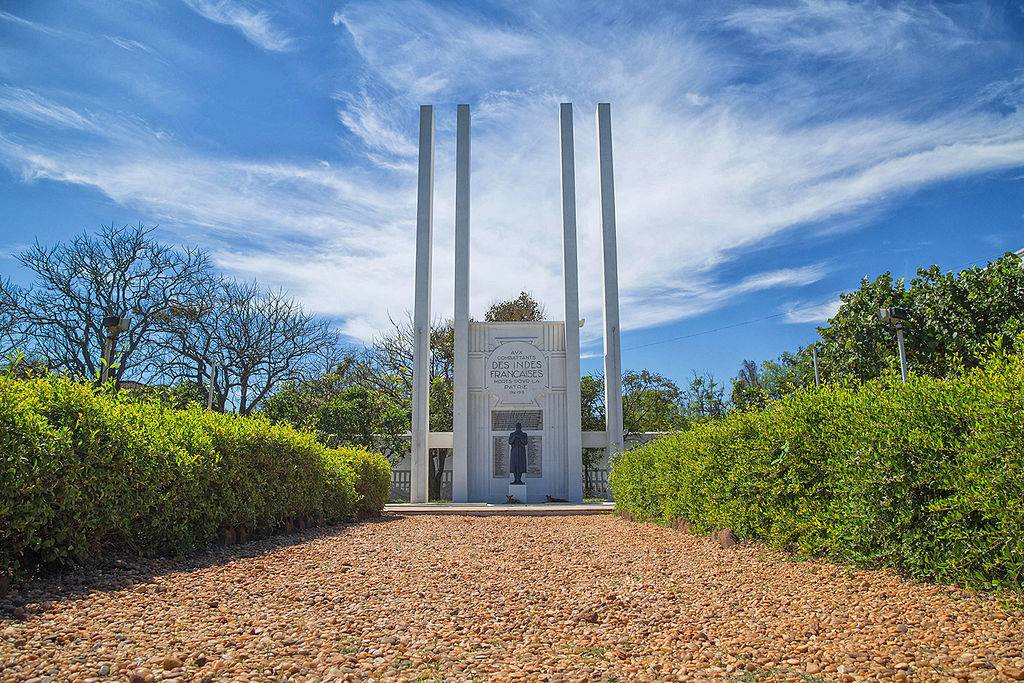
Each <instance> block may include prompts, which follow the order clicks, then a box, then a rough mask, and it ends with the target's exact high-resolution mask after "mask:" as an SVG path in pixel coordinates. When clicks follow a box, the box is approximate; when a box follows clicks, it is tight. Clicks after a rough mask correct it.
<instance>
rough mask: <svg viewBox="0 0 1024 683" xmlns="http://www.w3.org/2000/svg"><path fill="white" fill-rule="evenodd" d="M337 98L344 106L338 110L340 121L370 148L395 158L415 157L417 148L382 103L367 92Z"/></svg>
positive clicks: (341, 94)
mask: <svg viewBox="0 0 1024 683" xmlns="http://www.w3.org/2000/svg"><path fill="white" fill-rule="evenodd" d="M335 99H336V100H337V101H338V102H339V103H340V104H341V106H340V107H339V108H338V120H339V121H341V123H342V124H344V125H345V127H346V128H348V129H349V131H351V132H352V133H353V134H354V135H355V136H356V137H358V138H359V139H360V140H361V141H362V142H363V144H364V145H366V147H367V148H369V149H370V150H372V151H374V152H377V153H384V154H386V155H389V156H395V157H410V156H414V155H415V154H416V145H415V144H413V142H412V140H410V139H409V137H408V136H407V135H406V133H405V131H404V130H402V129H401V128H400V126H399V125H397V124H396V123H394V121H393V119H394V115H393V114H392V113H391V112H390V111H389V110H388V109H387V107H386V106H385V105H384V104H383V103H382V102H379V101H378V100H375V99H372V98H371V97H370V96H369V95H368V94H367V93H366V91H365V90H364V91H362V92H359V93H346V92H342V93H338V94H337V95H335ZM392 163H393V162H392Z"/></svg>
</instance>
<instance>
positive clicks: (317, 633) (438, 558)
mask: <svg viewBox="0 0 1024 683" xmlns="http://www.w3.org/2000/svg"><path fill="white" fill-rule="evenodd" d="M1022 646H1024V615H1022V614H1021V612H1019V611H1013V610H1009V611H1006V610H1004V609H1003V608H1002V607H1000V605H999V604H998V603H995V602H992V601H988V600H982V599H978V598H973V597H970V596H967V595H964V594H963V593H962V592H960V591H958V590H955V589H951V588H945V587H936V586H927V585H915V584H911V583H907V582H904V581H902V580H900V579H898V578H896V577H895V576H893V575H892V574H891V573H888V572H853V571H848V570H846V569H844V568H841V567H834V566H831V565H827V564H822V563H810V562H802V563H798V562H792V561H787V560H786V558H785V557H784V556H782V555H779V554H776V553H772V552H768V551H766V550H764V549H761V548H757V547H745V546H740V547H738V548H734V549H730V550H723V549H721V548H719V547H718V545H717V544H716V543H714V542H712V541H709V540H708V539H704V538H696V537H692V536H688V535H686V534H684V533H681V532H677V531H672V530H670V529H664V528H660V527H656V526H652V525H640V524H634V523H631V522H627V521H625V520H622V519H619V518H617V517H612V516H597V517H595V516H590V517H531V518H521V517H520V518H508V517H491V518H473V517H455V516H444V517H440V516H438V517H428V516H422V517H406V518H391V519H387V520H385V521H381V522H373V523H366V524H358V525H352V526H346V527H336V528H333V529H328V530H322V531H312V532H306V533H305V534H304V535H298V536H291V537H287V538H285V539H281V538H278V539H273V540H268V541H261V542H256V543H250V544H248V545H245V546H236V547H234V548H232V549H229V550H220V551H215V552H212V553H207V554H203V555H198V556H195V557H192V558H189V559H187V560H184V561H178V562H174V561H169V560H161V561H149V562H144V563H139V564H122V565H119V566H115V567H111V568H108V569H105V570H94V571H91V572H87V573H80V574H77V575H75V576H74V577H71V576H65V577H63V582H62V581H60V580H58V579H57V578H52V579H49V580H47V581H45V582H40V583H37V584H34V585H30V586H28V587H22V588H21V589H20V591H18V592H15V593H12V594H10V595H8V596H7V598H5V599H4V600H3V601H0V678H2V680H4V681H9V680H24V679H28V678H32V677H44V678H42V679H41V680H46V679H45V677H46V676H50V677H52V679H53V680H55V681H56V680H89V679H101V678H103V677H108V678H110V679H113V680H136V681H142V680H154V679H155V680H160V679H164V680H167V679H180V680H191V679H194V680H203V679H207V680H221V679H223V680H244V679H250V680H275V679H286V680H320V679H326V678H334V679H341V680H346V679H348V680H363V679H366V678H372V679H374V680H377V681H384V680H410V679H412V680H452V681H461V680H506V679H509V680H511V679H515V680H556V679H558V680H675V679H679V680H686V679H694V680H705V679H708V678H728V679H733V680H740V681H754V680H760V681H768V680H803V681H818V680H845V681H853V680H864V679H873V678H878V679H884V680H912V681H917V680H936V679H938V680H955V679H956V678H961V679H964V680H967V679H970V680H1007V679H1018V680H1020V679H1024V672H1022V671H1021V669H1024V655H1022V652H1021V648H1022Z"/></svg>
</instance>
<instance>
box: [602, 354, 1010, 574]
mask: <svg viewBox="0 0 1024 683" xmlns="http://www.w3.org/2000/svg"><path fill="white" fill-rule="evenodd" d="M610 483H611V487H612V491H613V493H614V496H615V505H616V508H618V509H619V510H620V511H626V512H628V513H630V514H631V515H633V516H635V517H636V518H638V519H650V520H655V521H659V522H663V523H668V522H672V521H675V520H683V521H685V522H687V523H688V524H689V525H690V526H691V528H692V529H693V530H694V531H698V532H708V531H711V530H715V529H721V528H726V527H729V528H732V529H734V530H735V531H736V533H737V534H738V535H740V536H741V537H746V538H752V539H759V540H761V541H764V542H766V543H768V544H770V545H772V546H775V547H779V548H784V549H788V550H793V551H796V552H797V553H799V554H801V555H805V556H824V557H828V558H831V559H833V560H836V561H840V562H843V563H849V564H854V565H858V566H864V567H891V568H894V569H897V570H899V571H901V572H903V573H905V574H907V575H909V576H912V577H915V578H922V579H929V580H937V581H942V582H954V583H960V584H964V585H968V586H972V587H976V588H982V589H994V588H1009V589H1013V590H1018V591H1019V590H1021V589H1024V356H1005V355H999V356H996V357H993V358H992V359H991V360H989V361H988V362H987V364H986V365H984V366H983V367H981V368H978V369H976V370H973V371H969V372H966V373H963V374H961V375H959V376H955V377H949V378H946V379H934V378H928V377H917V378H913V379H912V380H911V381H910V383H909V384H907V385H903V384H900V383H899V380H898V378H894V377H886V378H883V379H880V380H876V381H873V382H869V383H867V384H865V385H860V386H828V387H823V388H821V389H817V390H815V389H811V390H806V391H802V392H798V393H796V394H795V395H793V396H791V397H789V398H788V399H785V400H783V401H779V402H776V403H773V404H771V405H770V406H769V407H768V408H767V409H765V410H764V411H760V412H738V413H733V414H731V415H729V416H728V417H726V418H724V419H722V420H718V421H714V422H707V423H703V424H698V425H695V426H694V427H693V428H692V429H690V430H688V431H686V432H682V433H679V434H675V435H672V436H668V437H665V438H662V439H659V440H657V441H654V442H652V443H649V444H647V445H645V446H643V447H641V448H637V449H635V450H632V451H628V452H626V453H624V454H623V455H622V456H620V457H619V458H618V460H617V461H616V462H615V463H614V464H613V467H612V472H611V477H610Z"/></svg>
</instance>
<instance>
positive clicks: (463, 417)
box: [452, 104, 470, 503]
mask: <svg viewBox="0 0 1024 683" xmlns="http://www.w3.org/2000/svg"><path fill="white" fill-rule="evenodd" d="M455 131H456V132H455V386H454V396H453V401H452V403H453V405H452V413H453V414H452V419H453V422H452V430H453V432H454V434H453V437H454V441H453V443H452V500H454V501H455V502H456V503H464V502H466V501H468V500H469V139H470V138H469V105H468V104H460V105H459V107H458V113H457V115H456V125H455Z"/></svg>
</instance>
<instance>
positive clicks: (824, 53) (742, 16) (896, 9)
mask: <svg viewBox="0 0 1024 683" xmlns="http://www.w3.org/2000/svg"><path fill="white" fill-rule="evenodd" d="M723 23H724V24H725V25H727V26H730V27H733V28H737V29H741V30H744V31H746V32H748V33H750V34H751V35H753V36H754V37H755V38H757V39H758V40H759V41H760V42H761V44H762V45H763V46H764V47H765V48H766V49H768V50H788V51H793V52H796V53H800V54H806V55H812V56H816V57H835V58H842V59H864V58H868V59H871V60H882V59H891V58H892V55H893V53H895V52H913V51H914V50H915V48H917V47H919V46H920V45H927V46H928V47H931V48H938V49H941V50H951V49H955V48H959V47H963V46H964V45H967V44H970V43H971V42H972V40H971V38H970V37H969V34H968V32H967V31H966V30H964V29H963V28H962V27H960V26H958V25H957V24H956V23H955V22H954V21H953V20H952V19H951V18H950V17H949V16H947V15H945V14H944V13H943V12H942V11H941V10H939V9H938V8H937V7H935V6H934V5H931V4H929V3H926V2H919V1H918V0H914V1H913V2H896V3H893V4H886V5H882V4H880V3H875V2H871V1H868V2H863V3H851V2H846V1H845V0H797V1H795V2H789V3H785V4H782V5H781V6H779V5H773V6H754V7H748V8H744V9H741V10H737V11H736V12H733V13H732V14H730V15H729V16H727V17H726V18H725V19H724V20H723Z"/></svg>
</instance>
